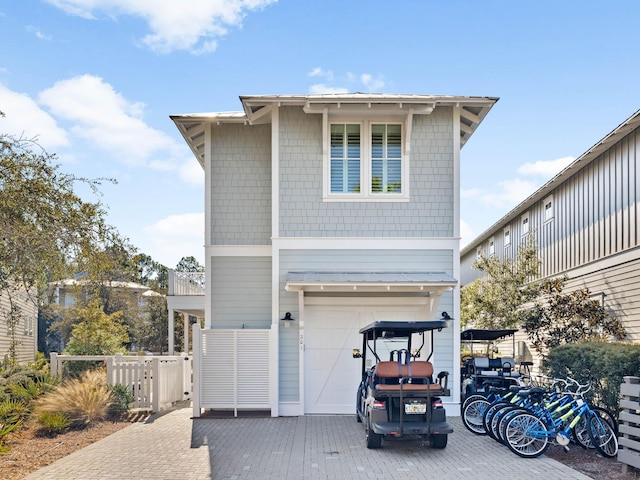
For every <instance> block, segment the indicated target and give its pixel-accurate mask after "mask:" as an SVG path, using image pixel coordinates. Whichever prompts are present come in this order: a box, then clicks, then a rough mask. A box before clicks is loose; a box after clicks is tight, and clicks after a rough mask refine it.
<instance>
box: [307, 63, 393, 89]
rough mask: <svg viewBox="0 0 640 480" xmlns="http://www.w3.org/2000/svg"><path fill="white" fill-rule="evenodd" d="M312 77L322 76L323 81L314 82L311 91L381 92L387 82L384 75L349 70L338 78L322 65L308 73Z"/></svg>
mask: <svg viewBox="0 0 640 480" xmlns="http://www.w3.org/2000/svg"><path fill="white" fill-rule="evenodd" d="M307 75H308V76H309V77H312V78H322V79H323V81H322V82H321V83H316V84H313V85H311V86H310V87H309V93H311V94H322V93H347V92H349V91H352V92H353V91H362V90H365V91H367V92H379V91H381V90H382V89H383V88H384V86H385V82H384V80H383V79H382V77H380V76H378V77H374V76H373V75H371V74H370V73H362V74H360V75H355V74H353V73H351V72H347V73H346V74H344V75H343V76H341V77H340V78H339V79H337V80H336V78H335V76H334V74H333V71H332V70H324V69H323V68H322V67H315V68H314V69H313V70H311V71H310V72H309V73H308V74H307Z"/></svg>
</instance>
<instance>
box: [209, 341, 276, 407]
mask: <svg viewBox="0 0 640 480" xmlns="http://www.w3.org/2000/svg"><path fill="white" fill-rule="evenodd" d="M269 335H270V330H203V331H202V359H201V360H202V361H201V366H202V367H201V368H202V373H201V376H200V378H201V387H200V388H201V390H200V396H201V407H202V408H214V409H215V408H224V409H229V408H233V409H238V408H269V407H270V404H269Z"/></svg>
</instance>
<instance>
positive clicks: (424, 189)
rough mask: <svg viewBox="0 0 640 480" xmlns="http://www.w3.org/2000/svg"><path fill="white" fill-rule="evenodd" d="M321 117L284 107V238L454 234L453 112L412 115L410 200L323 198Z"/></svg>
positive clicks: (281, 227) (282, 182)
mask: <svg viewBox="0 0 640 480" xmlns="http://www.w3.org/2000/svg"><path fill="white" fill-rule="evenodd" d="M322 140H323V138H322V116H321V115H310V114H305V113H304V112H303V111H302V108H301V107H282V108H281V109H280V144H279V150H280V235H281V236H282V237H451V236H452V235H453V218H454V215H453V194H454V188H453V187H454V171H453V162H452V158H453V111H452V109H451V108H449V107H439V108H437V109H436V110H435V111H434V112H433V113H432V114H431V115H416V116H415V117H414V119H413V131H412V138H411V159H410V165H409V168H410V193H411V198H410V201H409V202H392V203H388V202H349V203H342V202H337V203H334V202H324V201H323V198H322V192H323V190H322V186H323V184H322V182H323V176H322V168H323V163H322V162H323V160H322Z"/></svg>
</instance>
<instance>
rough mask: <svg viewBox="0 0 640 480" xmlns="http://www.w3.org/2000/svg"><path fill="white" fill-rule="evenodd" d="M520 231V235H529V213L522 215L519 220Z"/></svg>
mask: <svg viewBox="0 0 640 480" xmlns="http://www.w3.org/2000/svg"><path fill="white" fill-rule="evenodd" d="M520 231H521V232H522V236H523V237H524V236H527V235H529V214H528V213H527V214H526V215H523V216H522V217H521V220H520Z"/></svg>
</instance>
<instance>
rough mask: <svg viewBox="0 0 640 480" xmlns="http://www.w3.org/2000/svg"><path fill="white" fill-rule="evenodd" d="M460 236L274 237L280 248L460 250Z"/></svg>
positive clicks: (276, 245)
mask: <svg viewBox="0 0 640 480" xmlns="http://www.w3.org/2000/svg"><path fill="white" fill-rule="evenodd" d="M459 242H460V239H459V238H450V237H447V238H435V237H433V238H352V237H350V238H348V237H339V238H312V237H309V238H300V237H297V238H274V239H272V243H273V248H275V249H279V250H296V249H298V250H306V249H313V250H458V248H459Z"/></svg>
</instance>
